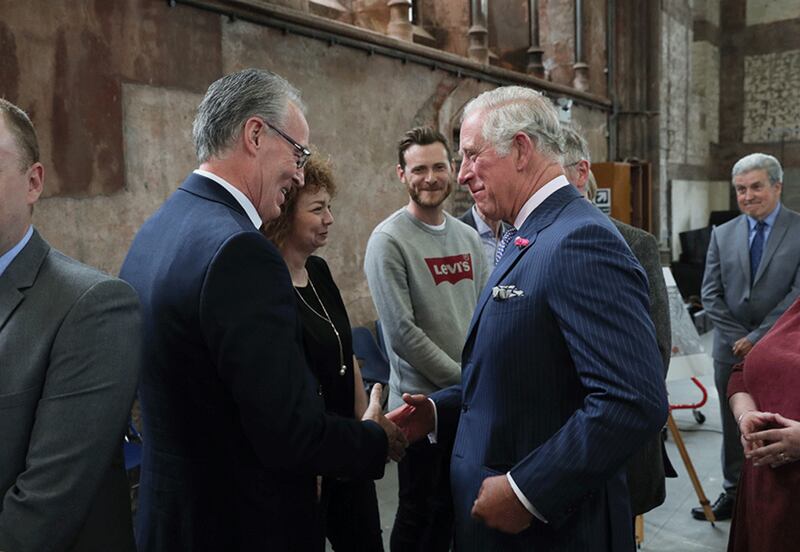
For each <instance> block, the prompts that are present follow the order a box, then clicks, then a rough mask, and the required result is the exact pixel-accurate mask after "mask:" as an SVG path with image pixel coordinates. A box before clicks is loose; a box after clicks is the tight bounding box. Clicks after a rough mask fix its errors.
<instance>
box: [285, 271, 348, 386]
mask: <svg viewBox="0 0 800 552" xmlns="http://www.w3.org/2000/svg"><path fill="white" fill-rule="evenodd" d="M308 285H309V286H311V291H313V292H314V297H316V298H317V302H318V303H319V306H320V307H322V312H323V313H325V315H324V316H323V315H322V314H320V313H319V311H317V310H316V309H315V308H314V307H312V306H311V305H309V304H308V301H306V300H305V297H303V295H302V294H301V293H300V291H299V290H298V289H297V288H294V292H295V293H296V294H297V296H298V297H299V298H300V300H301V301H302V302H303V304H304V305H305V306H307V307H308V310H310V311H311V312H313V313H314V314H316V315H317V316H319V317H320V318H322V319H323V320H324V321H325V322H327V323H328V324H330V326H331V329H332V330H333V335H335V336H336V343H337V344H338V345H339V366H340V368H339V375H340V376H344V374H345V372H347V366H345V363H344V348H343V347H342V338H341V337H340V336H339V331H338V330H337V329H336V326H335V325H334V323H333V320H332V319H331V317H330V315H329V314H328V309H326V308H325V303H323V302H322V299H320V297H319V294H318V293H317V288H315V287H314V282H312V281H311V276H310V275H309V276H308ZM292 287H294V286H292Z"/></svg>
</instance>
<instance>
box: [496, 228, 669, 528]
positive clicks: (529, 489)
mask: <svg viewBox="0 0 800 552" xmlns="http://www.w3.org/2000/svg"><path fill="white" fill-rule="evenodd" d="M550 263H551V266H550V267H549V269H548V271H547V277H546V278H547V281H545V282H542V285H544V286H545V289H546V290H547V294H546V297H547V302H548V306H549V308H550V311H551V312H552V314H553V318H554V320H555V323H556V324H558V326H559V330H560V332H561V334H562V335H563V336H564V340H565V343H566V346H567V349H568V351H569V354H570V357H571V359H565V366H566V365H568V364H569V360H571V361H572V364H574V366H575V371H576V374H577V377H578V379H579V381H580V384H581V391H582V393H583V394H584V399H583V403H582V406H581V408H579V409H578V410H576V411H575V412H574V413H573V414H572V415H571V416H570V417H569V419H568V420H567V421H566V423H565V424H564V425H563V426H562V427H561V428H560V430H559V431H557V432H556V433H555V434H554V435H553V436H552V437H550V438H549V439H548V440H547V441H546V442H544V443H543V444H542V445H541V446H539V447H538V448H536V449H535V450H534V451H532V452H531V453H529V454H528V455H527V456H526V457H525V458H524V459H523V460H522V461H520V462H519V463H518V464H517V465H516V466H514V467H513V468H512V470H511V475H512V477H513V478H514V481H515V482H516V483H517V485H518V486H519V487H520V489H521V490H522V492H523V493H524V494H525V496H526V497H527V498H528V499H529V500H530V502H531V503H532V504H533V505H534V506H535V507H536V508H537V509H538V510H539V511H540V512H541V513H542V515H543V516H544V517H545V518H546V519H548V521H550V522H552V523H554V524H555V525H558V524H559V523H560V522H561V521H562V520H563V519H565V518H566V517H567V516H568V515H570V513H572V512H573V511H574V510H575V509H576V508H577V506H578V505H579V504H580V502H582V500H583V499H585V498H586V497H588V496H590V495H591V494H593V493H594V492H597V491H598V490H599V489H600V488H601V487H602V486H603V485H604V484H605V482H606V481H607V480H608V479H609V478H611V477H612V476H613V475H614V474H615V473H616V472H618V471H619V470H620V469H621V468H622V467H623V464H624V463H625V461H626V460H627V459H628V457H629V456H630V455H631V454H632V453H633V452H634V451H635V450H637V449H638V448H639V447H640V446H641V445H642V444H643V443H644V442H645V441H646V440H647V439H648V438H649V437H651V436H652V435H653V434H654V433H655V432H657V431H658V430H659V429H660V428H661V427H662V425H663V424H664V422H665V420H666V416H667V399H666V389H665V386H664V380H663V372H662V371H663V365H662V361H661V356H660V354H659V351H658V346H657V344H656V338H655V332H654V328H653V323H652V321H651V320H650V316H649V313H648V291H647V281H646V278H645V276H644V271H643V270H642V268H641V266H640V265H639V264H638V262H637V261H636V260H635V259H634V258H633V257H632V255H631V253H630V251H629V250H628V248H627V247H626V246H625V244H624V242H623V241H622V239H621V238H620V237H619V235H618V234H616V233H615V232H613V231H612V229H610V228H608V227H605V226H602V225H592V224H588V225H583V226H580V227H578V228H576V229H574V230H572V231H571V232H569V233H568V234H567V235H566V236H565V237H564V238H563V239H562V241H561V243H560V244H559V246H558V248H557V250H556V253H554V254H553V255H552V257H551V260H550ZM534 330H535V328H528V329H527V331H534Z"/></svg>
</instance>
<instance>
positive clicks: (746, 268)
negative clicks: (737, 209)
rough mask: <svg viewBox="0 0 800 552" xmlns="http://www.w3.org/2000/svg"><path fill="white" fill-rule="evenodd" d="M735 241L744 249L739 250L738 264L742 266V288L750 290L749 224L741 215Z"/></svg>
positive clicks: (745, 216) (744, 216)
mask: <svg viewBox="0 0 800 552" xmlns="http://www.w3.org/2000/svg"><path fill="white" fill-rule="evenodd" d="M736 234H737V239H736V240H734V243H743V244H744V247H740V248H739V252H738V255H739V264H740V265H741V266H742V274H744V288H745V289H746V290H749V289H750V287H751V286H750V224H749V223H748V222H747V215H742V216H741V220H740V221H739V227H738V228H736Z"/></svg>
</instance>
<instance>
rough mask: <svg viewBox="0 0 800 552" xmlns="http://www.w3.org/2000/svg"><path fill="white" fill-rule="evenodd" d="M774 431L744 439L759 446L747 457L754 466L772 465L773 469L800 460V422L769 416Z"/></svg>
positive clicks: (765, 431)
mask: <svg viewBox="0 0 800 552" xmlns="http://www.w3.org/2000/svg"><path fill="white" fill-rule="evenodd" d="M769 416H770V419H769V422H770V423H769V426H771V427H772V429H766V430H763V431H757V432H754V433H749V434H747V435H745V436H744V437H745V438H746V439H747V440H748V441H751V442H753V443H755V444H758V446H753V448H752V450H751V451H750V452H749V453H748V452H747V451H745V456H747V457H748V458H750V459H751V460H752V461H753V465H754V466H765V465H770V466H772V467H773V468H777V467H779V466H783V465H784V464H788V463H790V462H796V461H797V460H800V422H797V421H795V420H790V419H789V418H784V417H783V416H781V415H780V414H769Z"/></svg>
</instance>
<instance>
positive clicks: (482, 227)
mask: <svg viewBox="0 0 800 552" xmlns="http://www.w3.org/2000/svg"><path fill="white" fill-rule="evenodd" d="M471 209H472V218H474V219H475V230H477V231H478V234H479V235H481V236H483V235H484V234H488V235H489V236H491V237H493V238H494V237H495V236H494V233H493V232H492V229H491V228H489V225H488V224H486V223H485V222H484V220H483V219H482V218H481V216H480V215H479V214H478V210H477V209H476V208H475V206H474V205H473V206H472V207H471Z"/></svg>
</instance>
